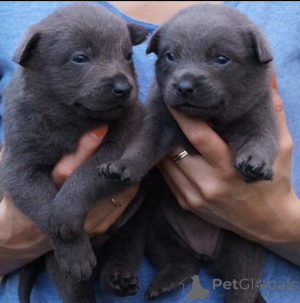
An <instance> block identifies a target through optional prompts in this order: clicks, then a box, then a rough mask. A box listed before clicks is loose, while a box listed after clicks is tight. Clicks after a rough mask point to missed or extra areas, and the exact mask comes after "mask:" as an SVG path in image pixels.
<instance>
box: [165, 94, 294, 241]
mask: <svg viewBox="0 0 300 303" xmlns="http://www.w3.org/2000/svg"><path fill="white" fill-rule="evenodd" d="M273 104H274V109H275V112H276V117H277V122H278V128H279V151H278V155H277V157H276V159H275V162H274V165H273V169H274V173H275V176H274V180H273V181H260V182H257V183H252V184H248V183H246V182H245V181H243V179H242V177H241V176H240V174H239V173H238V172H237V170H236V169H235V168H234V167H233V157H232V154H231V151H230V150H229V147H228V146H227V145H226V143H225V142H224V141H223V140H222V139H221V138H220V137H219V136H218V134H216V133H215V132H214V131H213V130H212V129H211V128H210V127H209V125H208V124H207V123H205V122H203V121H197V120H194V119H192V118H189V117H186V116H184V115H183V114H181V113H178V112H177V111H175V110H173V109H170V111H171V113H172V115H173V116H174V118H175V119H176V120H177V122H178V124H179V125H180V127H181V128H182V130H183V132H184V133H185V135H186V137H187V138H188V139H189V141H190V142H191V143H192V145H193V146H194V147H195V148H196V150H197V151H198V152H199V154H200V155H188V156H187V157H185V158H184V159H182V160H181V161H180V162H179V163H178V166H177V167H176V166H175V165H174V162H173V160H172V159H171V157H172V156H174V155H176V154H178V153H179V152H181V151H182V150H183V148H182V147H181V148H180V147H178V148H176V149H174V150H173V151H172V152H171V153H170V155H169V156H167V157H165V159H164V160H163V161H161V162H160V163H159V168H160V170H161V172H162V174H163V176H164V178H165V180H166V181H167V183H168V185H169V187H170V188H171V190H172V192H173V193H174V195H175V196H176V198H177V200H178V203H179V204H180V205H181V207H182V208H184V209H186V210H189V211H192V212H194V213H195V214H197V215H198V216H199V217H201V218H203V219H204V220H206V221H209V222H211V223H213V224H215V225H217V226H220V227H223V228H226V229H230V230H232V231H234V232H236V233H237V234H239V235H240V236H242V237H245V238H247V239H249V240H252V241H255V242H259V243H262V244H266V245H267V244H271V243H287V242H290V243H291V242H295V241H298V242H299V234H300V220H299V218H300V203H299V200H298V198H297V197H296V195H295V193H294V191H293V189H292V186H291V177H290V167H291V153H292V148H293V141H292V138H291V136H290V133H289V131H288V128H287V125H286V120H285V115H284V112H283V106H282V101H281V99H280V97H279V95H278V93H277V92H276V91H275V90H274V95H273ZM170 156H171V157H170Z"/></svg>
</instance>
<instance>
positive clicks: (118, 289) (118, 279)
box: [109, 270, 139, 297]
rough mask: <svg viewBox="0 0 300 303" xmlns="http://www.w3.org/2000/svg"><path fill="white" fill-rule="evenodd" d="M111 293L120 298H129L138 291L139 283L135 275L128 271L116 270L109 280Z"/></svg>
mask: <svg viewBox="0 0 300 303" xmlns="http://www.w3.org/2000/svg"><path fill="white" fill-rule="evenodd" d="M109 286H110V288H111V291H112V292H113V293H114V294H116V295H118V296H120V297H123V296H130V295H134V294H135V293H137V291H138V290H139V281H138V279H137V278H136V277H135V275H134V274H133V273H131V272H129V271H123V270H116V271H115V272H113V273H112V274H111V276H110V278H109Z"/></svg>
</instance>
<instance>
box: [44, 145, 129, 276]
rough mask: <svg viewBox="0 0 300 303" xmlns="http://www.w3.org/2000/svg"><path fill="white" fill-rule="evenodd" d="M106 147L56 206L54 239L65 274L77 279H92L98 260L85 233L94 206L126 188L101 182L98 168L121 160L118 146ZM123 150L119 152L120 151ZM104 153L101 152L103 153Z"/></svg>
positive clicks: (80, 170)
mask: <svg viewBox="0 0 300 303" xmlns="http://www.w3.org/2000/svg"><path fill="white" fill-rule="evenodd" d="M114 148H115V152H114V153H115V154H116V155H113V152H112V150H113V148H112V146H110V145H109V144H106V146H102V147H101V149H100V150H99V152H98V153H97V154H95V155H94V156H93V157H92V158H91V159H90V160H88V161H87V162H85V163H84V164H83V165H82V166H80V167H79V168H78V169H77V170H75V171H74V172H73V174H72V175H71V176H70V177H69V178H68V179H67V180H66V182H65V183H64V185H63V186H62V188H61V189H60V191H59V192H58V193H57V195H56V196H55V198H54V200H53V203H52V212H51V223H50V227H51V229H50V236H51V239H52V242H53V245H54V250H55V254H56V257H57V260H58V264H59V266H60V269H61V271H62V272H63V273H64V274H67V275H70V276H71V277H73V278H74V279H76V280H78V281H81V280H86V279H88V278H89V277H90V276H91V274H92V268H93V267H94V266H95V265H96V258H95V255H94V252H93V250H92V247H91V244H90V241H89V238H88V236H87V235H86V233H85V232H84V228H83V227H84V221H85V218H86V216H87V213H88V211H89V210H90V209H91V207H92V206H93V204H94V203H95V202H96V201H98V200H99V199H101V198H103V197H107V196H109V195H111V194H113V193H115V192H117V191H122V190H124V189H125V187H126V185H122V184H116V183H115V182H111V181H109V180H105V179H101V178H99V175H98V168H97V167H98V165H99V163H102V162H103V161H104V162H105V161H108V159H112V158H113V159H117V158H118V157H120V154H118V153H121V151H122V149H119V148H118V147H116V145H115V144H114ZM117 150H119V151H117ZM100 151H101V152H100Z"/></svg>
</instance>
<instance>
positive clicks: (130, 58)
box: [126, 53, 133, 61]
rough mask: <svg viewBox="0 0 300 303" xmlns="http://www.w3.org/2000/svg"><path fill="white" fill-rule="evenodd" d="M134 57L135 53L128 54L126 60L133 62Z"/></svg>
mask: <svg viewBox="0 0 300 303" xmlns="http://www.w3.org/2000/svg"><path fill="white" fill-rule="evenodd" d="M132 56H133V53H128V54H127V56H126V60H127V61H130V60H132Z"/></svg>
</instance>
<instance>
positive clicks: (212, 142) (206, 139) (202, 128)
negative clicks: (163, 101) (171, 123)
mask: <svg viewBox="0 0 300 303" xmlns="http://www.w3.org/2000/svg"><path fill="white" fill-rule="evenodd" d="M169 110H170V112H171V114H172V115H173V117H174V118H175V120H176V121H177V123H178V124H179V126H180V128H181V129H182V131H183V133H184V134H185V136H186V137H187V139H188V140H189V141H190V142H191V144H192V145H193V146H194V147H195V148H196V150H197V151H198V152H199V153H200V154H201V156H203V157H204V158H205V160H206V161H208V162H209V163H210V164H211V165H213V166H219V165H220V164H224V163H228V161H229V160H230V161H231V153H230V150H229V148H228V146H227V144H226V143H225V142H224V141H223V140H222V139H221V137H220V136H219V135H218V134H217V133H216V132H215V131H214V130H213V129H212V128H211V127H210V126H209V125H208V124H207V123H206V122H205V121H202V120H199V119H195V118H192V117H188V116H186V115H184V114H182V113H180V112H178V111H176V110H174V109H173V108H169Z"/></svg>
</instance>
